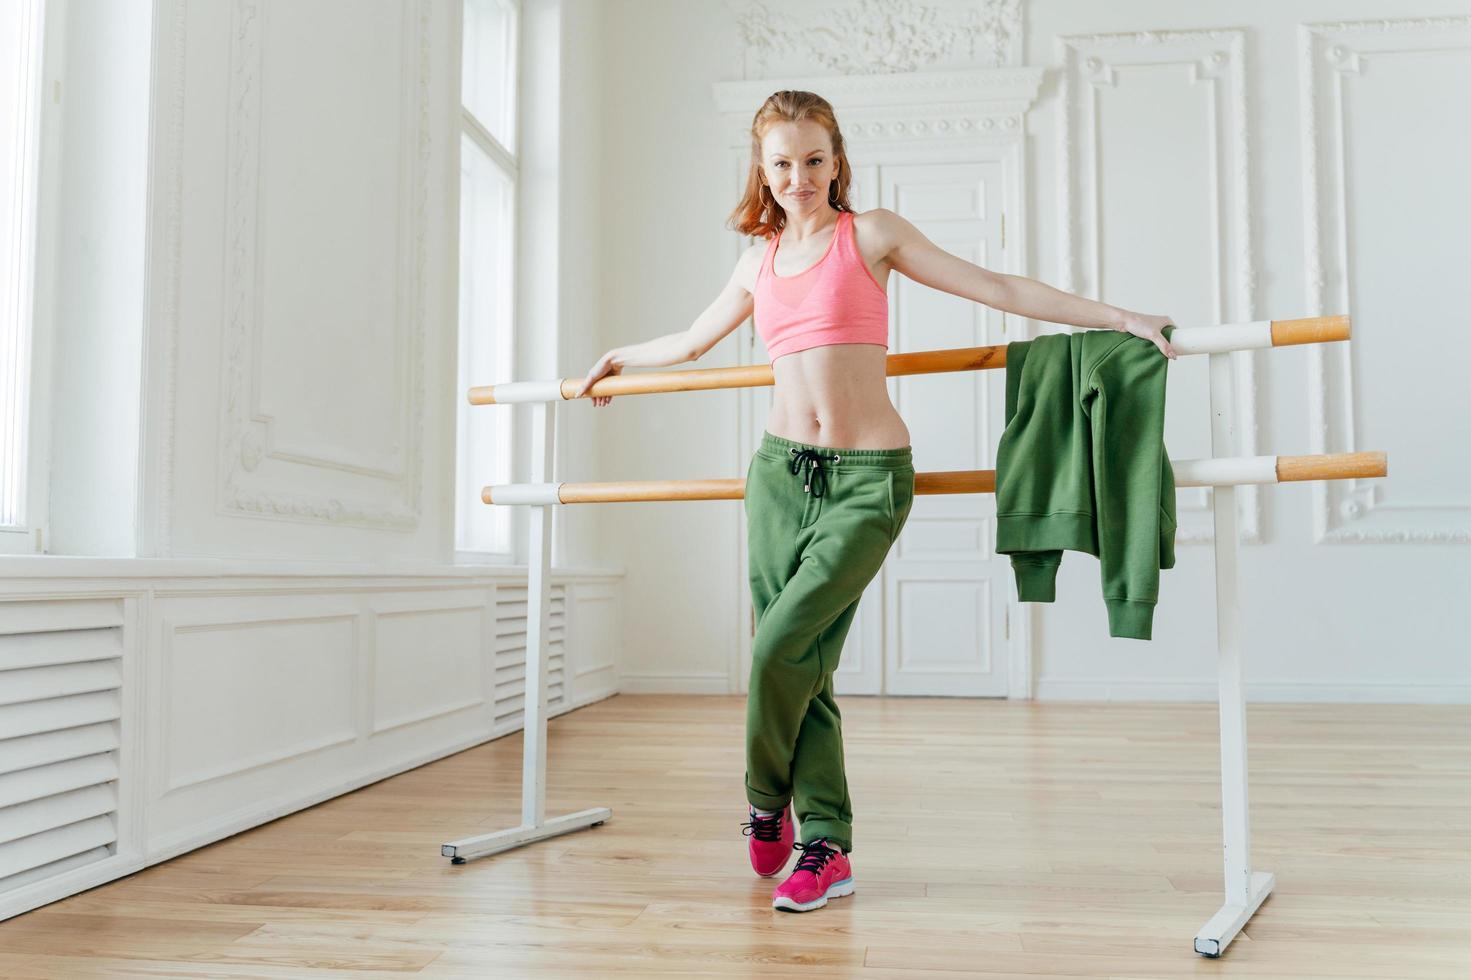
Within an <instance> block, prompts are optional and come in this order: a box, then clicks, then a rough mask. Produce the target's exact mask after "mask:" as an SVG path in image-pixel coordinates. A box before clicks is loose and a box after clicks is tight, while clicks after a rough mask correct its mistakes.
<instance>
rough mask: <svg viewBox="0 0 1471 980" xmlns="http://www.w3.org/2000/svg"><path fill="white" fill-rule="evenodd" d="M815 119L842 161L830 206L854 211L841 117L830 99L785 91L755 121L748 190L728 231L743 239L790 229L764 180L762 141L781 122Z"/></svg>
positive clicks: (769, 101) (764, 106) (758, 112)
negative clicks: (741, 235) (786, 228)
mask: <svg viewBox="0 0 1471 980" xmlns="http://www.w3.org/2000/svg"><path fill="white" fill-rule="evenodd" d="M804 119H811V120H813V121H814V122H818V123H821V124H822V127H823V128H824V129H826V130H827V135H828V137H829V138H830V139H831V140H832V144H833V158H834V159H835V160H837V161H838V176H837V177H836V178H835V179H834V180H833V181H832V183H831V185H829V187H828V192H827V203H829V204H831V205H832V206H833V207H834V208H836V209H837V210H839V211H852V210H853V206H852V205H851V204H849V203H848V185H849V184H851V183H852V182H853V168H852V166H850V165H849V163H848V154H847V152H846V150H844V148H843V134H842V132H841V131H840V130H839V129H838V117H837V114H836V113H835V112H833V107H832V105H831V104H829V103H828V101H827V99H824V98H823V97H822V96H820V95H818V94H816V93H815V92H797V91H792V90H789V89H784V90H783V91H780V92H773V93H772V94H771V95H769V96H767V98H766V101H765V102H763V103H761V108H759V109H757V110H756V116H755V118H754V119H752V120H751V166H750V169H749V170H748V171H747V172H746V190H745V193H744V194H742V195H741V201H740V203H739V204H737V205H736V207H735V210H734V211H732V212H731V213H730V218H729V220H728V221H727V222H726V227H727V228H730V229H732V230H734V231H738V232H740V233H741V234H743V235H752V236H756V237H761V238H770V237H771V236H772V235H775V234H776V233H777V232H779V231H781V230H782V228H784V227H786V223H787V215H786V212H785V211H783V210H782V209H781V207H780V205H778V204H777V203H776V198H775V197H773V196H772V193H771V188H770V187H768V186H767V185H766V182H765V181H763V180H762V179H761V140H762V139H763V138H764V137H765V136H766V133H767V131H768V130H770V129H771V127H772V126H774V125H776V124H777V123H779V122H801V121H802V120H804Z"/></svg>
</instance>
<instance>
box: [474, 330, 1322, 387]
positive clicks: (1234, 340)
mask: <svg viewBox="0 0 1471 980" xmlns="http://www.w3.org/2000/svg"><path fill="white" fill-rule="evenodd" d="M1348 339H1349V318H1348V317H1347V316H1311V317H1304V318H1302V319H1297V320H1256V321H1253V322H1251V323H1225V324H1219V325H1216V326H1208V327H1179V328H1177V329H1176V330H1175V331H1174V332H1173V333H1172V335H1171V338H1170V345H1171V346H1172V347H1174V348H1175V350H1176V352H1178V353H1180V354H1213V353H1220V352H1222V351H1229V350H1258V349H1261V348H1266V347H1287V346H1291V345H1293V344H1322V343H1329V342H1332V341H1336V340H1348ZM1005 366H1006V345H1005V344H996V345H993V346H990V347H957V348H954V349H951V350H929V351H914V352H911V353H908V354H890V355H889V362H888V369H887V371H886V374H887V376H888V377H891V378H892V377H897V376H900V375H907V374H941V373H944V372H946V371H982V370H986V369H989V368H1002V367H1005ZM774 383H775V379H774V377H773V375H772V371H771V365H770V364H751V365H746V366H743V367H729V368H694V369H691V370H687V371H646V372H644V373H641V374H617V375H613V376H612V377H605V378H600V379H599V380H598V381H596V382H595V383H594V384H593V386H592V387H591V388H589V389H588V390H587V394H585V395H583V396H582V397H584V398H593V397H601V396H603V395H651V394H658V393H661V392H672V391H708V390H712V389H718V388H759V387H762V386H765V385H771V384H774ZM581 385H582V379H581V378H559V379H556V380H554V381H509V382H505V383H502V384H498V385H477V386H475V387H473V388H471V389H470V392H469V399H470V404H471V405H508V404H514V403H520V402H548V401H557V400H559V399H560V400H567V399H571V398H573V397H574V396H575V393H576V391H577V389H578V388H579V387H580V386H581Z"/></svg>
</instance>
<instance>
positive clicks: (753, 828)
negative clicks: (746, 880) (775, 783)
mask: <svg viewBox="0 0 1471 980" xmlns="http://www.w3.org/2000/svg"><path fill="white" fill-rule="evenodd" d="M746 808H747V810H749V811H750V816H751V819H750V820H748V821H746V822H745V823H743V824H741V826H742V827H746V828H748V829H746V830H743V831H741V833H743V834H745V835H746V836H747V837H750V838H751V841H750V845H749V847H748V848H747V849H748V850H749V851H750V854H751V867H752V868H754V869H755V870H756V873H757V874H758V875H760V876H761V877H763V878H770V877H771V876H772V875H774V874H776V873H777V872H779V871H781V869H782V868H785V867H786V866H787V860H788V859H789V858H791V856H792V841H793V840H795V839H796V836H797V835H796V832H795V831H794V830H793V829H792V805H791V804H790V803H788V804H787V805H786V806H784V807H782V809H781V812H780V813H773V814H772V815H771V816H769V817H762V816H758V815H757V813H756V808H755V807H753V806H751V805H750V804H749V803H748V804H747V805H746Z"/></svg>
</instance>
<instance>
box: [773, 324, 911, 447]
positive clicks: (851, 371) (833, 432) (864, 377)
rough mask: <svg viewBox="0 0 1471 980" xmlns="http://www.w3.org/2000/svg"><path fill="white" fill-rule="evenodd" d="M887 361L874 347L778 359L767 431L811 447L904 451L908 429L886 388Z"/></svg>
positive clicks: (818, 350) (833, 347)
mask: <svg viewBox="0 0 1471 980" xmlns="http://www.w3.org/2000/svg"><path fill="white" fill-rule="evenodd" d="M888 356H889V351H888V349H887V348H885V347H880V346H879V345H878V344H829V345H827V346H825V347H811V348H808V349H807V350H802V351H796V352H795V353H792V354H787V355H786V356H784V357H778V358H777V359H776V360H775V361H773V362H772V365H771V371H772V374H773V376H774V377H775V380H776V386H775V389H774V394H773V396H772V400H771V412H770V414H769V415H768V416H767V420H766V430H767V431H768V432H770V433H771V434H772V435H774V436H780V437H782V438H783V439H790V440H792V441H793V442H803V443H807V444H808V445H811V446H830V447H835V448H841V449H902V448H903V447H905V446H908V445H909V427H908V426H907V425H905V424H904V419H903V418H902V417H901V416H900V415H899V413H898V411H896V410H895V408H894V405H893V403H892V402H890V401H889V389H888V386H887V385H886V384H885V383H884V378H885V377H886V375H885V369H886V367H887V365H888Z"/></svg>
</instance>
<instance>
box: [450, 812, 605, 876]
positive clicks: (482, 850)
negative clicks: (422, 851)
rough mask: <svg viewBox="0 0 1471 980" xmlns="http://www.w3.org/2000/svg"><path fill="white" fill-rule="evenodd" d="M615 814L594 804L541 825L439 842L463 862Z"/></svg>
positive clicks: (593, 823) (593, 824)
mask: <svg viewBox="0 0 1471 980" xmlns="http://www.w3.org/2000/svg"><path fill="white" fill-rule="evenodd" d="M612 817H613V811H612V810H610V809H608V808H607V807H605V806H598V807H593V808H592V809H591V810H579V811H577V812H576V813H569V814H567V815H566V816H561V817H553V818H552V819H550V820H548V821H547V822H546V823H543V824H540V825H539V826H534V827H528V826H526V825H525V824H523V825H521V826H520V827H512V828H511V829H510V830H498V831H496V832H495V833H493V834H481V835H480V836H479V837H465V838H462V839H461V840H457V841H451V842H450V843H448V844H441V845H439V853H440V854H441V855H443V856H444V857H447V858H452V859H453V860H452V862H451V863H452V864H464V863H465V862H466V861H468V860H470V859H471V858H478V857H485V856H486V855H487V854H499V853H500V852H501V851H509V850H510V849H511V848H513V847H520V846H521V845H523V844H531V843H534V842H536V841H539V840H546V839H547V838H548V837H559V836H561V835H562V834H570V833H572V831H574V830H586V829H587V828H588V827H596V826H598V825H599V824H601V823H602V822H603V821H605V820H610V819H612Z"/></svg>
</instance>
